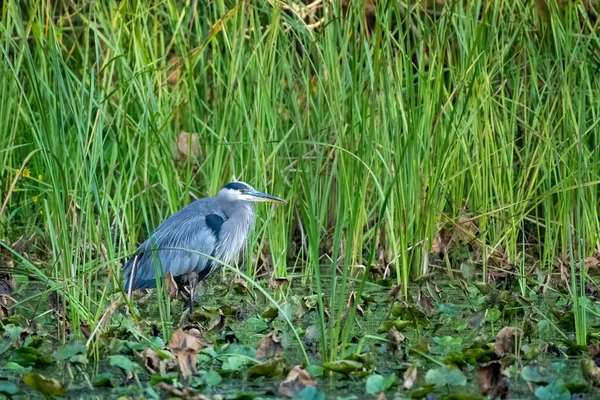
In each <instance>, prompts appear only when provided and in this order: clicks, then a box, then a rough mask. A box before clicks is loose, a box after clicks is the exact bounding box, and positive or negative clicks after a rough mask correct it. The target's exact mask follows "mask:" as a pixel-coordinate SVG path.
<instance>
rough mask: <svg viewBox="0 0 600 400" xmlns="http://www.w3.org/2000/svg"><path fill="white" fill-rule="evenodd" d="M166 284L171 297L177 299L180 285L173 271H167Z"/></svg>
mask: <svg viewBox="0 0 600 400" xmlns="http://www.w3.org/2000/svg"><path fill="white" fill-rule="evenodd" d="M165 286H166V287H167V290H168V291H169V297H170V298H172V299H177V296H178V295H179V287H178V286H177V283H175V278H173V275H172V274H171V272H169V273H167V276H165Z"/></svg>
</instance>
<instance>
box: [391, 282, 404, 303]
mask: <svg viewBox="0 0 600 400" xmlns="http://www.w3.org/2000/svg"><path fill="white" fill-rule="evenodd" d="M401 296H402V286H400V285H393V286H392V288H391V289H390V292H389V293H388V298H389V300H390V302H392V303H393V302H394V301H396V300H397V299H399V298H400V297H401Z"/></svg>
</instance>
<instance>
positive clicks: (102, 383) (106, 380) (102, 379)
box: [92, 372, 114, 387]
mask: <svg viewBox="0 0 600 400" xmlns="http://www.w3.org/2000/svg"><path fill="white" fill-rule="evenodd" d="M112 380H113V376H112V374H111V373H110V372H103V373H101V374H98V375H96V376H95V377H94V379H93V380H92V385H94V387H113V386H114V385H113V383H112Z"/></svg>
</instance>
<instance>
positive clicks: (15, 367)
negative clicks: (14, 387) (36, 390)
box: [2, 361, 31, 374]
mask: <svg viewBox="0 0 600 400" xmlns="http://www.w3.org/2000/svg"><path fill="white" fill-rule="evenodd" d="M8 371H11V372H14V373H16V374H26V373H28V372H30V371H31V367H24V366H22V365H20V364H17V363H16V362H13V361H9V362H7V363H6V364H4V365H3V366H2V372H8Z"/></svg>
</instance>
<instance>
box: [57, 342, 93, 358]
mask: <svg viewBox="0 0 600 400" xmlns="http://www.w3.org/2000/svg"><path fill="white" fill-rule="evenodd" d="M86 352H87V348H86V347H85V345H83V344H81V343H79V342H71V343H68V344H67V345H65V346H64V347H63V348H62V349H60V350H57V351H55V352H54V359H55V360H56V361H66V360H68V359H69V358H71V357H73V356H76V355H80V354H85V353H86ZM86 362H87V360H86Z"/></svg>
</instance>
